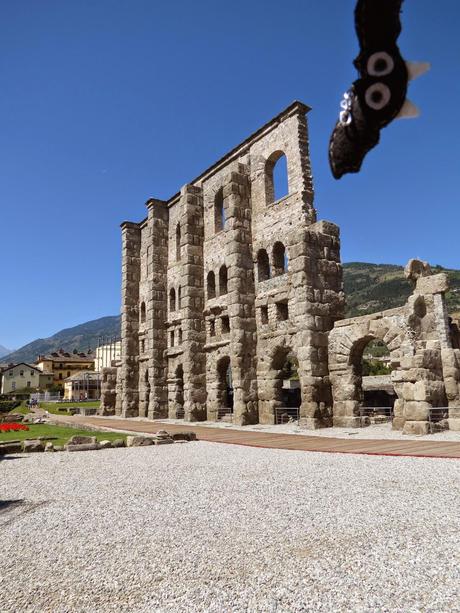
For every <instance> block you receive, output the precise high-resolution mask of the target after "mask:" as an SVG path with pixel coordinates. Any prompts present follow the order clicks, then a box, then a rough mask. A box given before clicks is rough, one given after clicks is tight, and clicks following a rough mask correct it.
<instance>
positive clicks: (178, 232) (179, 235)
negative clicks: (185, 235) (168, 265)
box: [176, 223, 181, 262]
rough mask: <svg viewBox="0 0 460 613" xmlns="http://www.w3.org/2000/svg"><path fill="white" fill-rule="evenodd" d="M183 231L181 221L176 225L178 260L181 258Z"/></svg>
mask: <svg viewBox="0 0 460 613" xmlns="http://www.w3.org/2000/svg"><path fill="white" fill-rule="evenodd" d="M180 243H181V231H180V223H178V224H177V226H176V262H179V261H180V258H181V247H180Z"/></svg>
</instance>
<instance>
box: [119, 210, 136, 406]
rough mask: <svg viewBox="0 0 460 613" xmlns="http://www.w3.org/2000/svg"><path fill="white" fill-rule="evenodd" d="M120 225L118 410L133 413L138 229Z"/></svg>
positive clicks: (129, 223)
mask: <svg viewBox="0 0 460 613" xmlns="http://www.w3.org/2000/svg"><path fill="white" fill-rule="evenodd" d="M121 229H122V283H121V304H122V306H121V338H122V346H121V347H122V348H121V367H120V377H121V395H122V398H121V414H122V416H123V417H135V416H136V415H138V413H139V406H138V404H139V390H138V381H139V363H138V351H139V347H138V333H139V281H140V246H141V230H140V226H139V225H138V224H135V223H131V222H128V221H125V222H124V223H123V224H122V225H121Z"/></svg>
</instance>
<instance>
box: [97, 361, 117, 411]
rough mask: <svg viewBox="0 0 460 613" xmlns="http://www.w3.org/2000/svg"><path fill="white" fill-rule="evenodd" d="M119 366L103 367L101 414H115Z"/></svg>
mask: <svg viewBox="0 0 460 613" xmlns="http://www.w3.org/2000/svg"><path fill="white" fill-rule="evenodd" d="M117 370H118V369H117V368H103V369H102V372H101V377H102V380H101V404H100V407H99V409H98V414H99V415H115V403H116V386H117Z"/></svg>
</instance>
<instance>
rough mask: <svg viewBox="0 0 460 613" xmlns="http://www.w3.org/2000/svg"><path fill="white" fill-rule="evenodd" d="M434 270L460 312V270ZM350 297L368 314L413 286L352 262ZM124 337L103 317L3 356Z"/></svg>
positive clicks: (396, 301) (18, 358)
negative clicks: (447, 281)
mask: <svg viewBox="0 0 460 613" xmlns="http://www.w3.org/2000/svg"><path fill="white" fill-rule="evenodd" d="M433 272H447V273H448V275H449V279H450V286H451V290H450V291H449V293H448V294H447V303H448V306H449V312H450V313H451V314H454V313H459V314H460V270H450V269H446V268H442V267H441V266H435V267H434V269H433ZM343 273H344V275H343V278H344V289H345V294H346V296H347V312H346V317H356V316H357V315H366V314H367V313H374V312H376V311H382V310H384V309H391V308H393V307H398V306H401V305H403V304H404V303H405V301H406V300H407V298H408V297H409V296H410V294H411V291H412V288H411V286H410V284H409V282H408V281H407V280H406V278H405V277H404V269H403V267H402V266H395V265H393V264H368V263H364V262H349V263H348V264H344V265H343ZM119 336H120V316H119V315H118V316H112V317H102V318H101V319H95V320H93V321H88V322H86V323H84V324H80V325H79V326H75V327H73V328H67V329H66V330H61V331H60V332H57V333H56V334H54V336H51V337H50V338H45V339H37V340H35V341H33V342H32V343H29V344H28V345H25V346H24V347H21V348H20V349H18V350H17V351H14V352H13V353H10V354H9V355H7V356H5V357H3V358H2V362H34V361H35V360H36V359H37V356H38V355H41V354H46V353H50V352H51V351H56V350H57V349H61V348H62V349H64V350H65V351H73V350H74V349H77V350H79V351H87V350H88V348H89V347H90V348H91V349H95V348H96V347H97V344H98V341H99V339H100V338H101V337H105V338H108V337H119Z"/></svg>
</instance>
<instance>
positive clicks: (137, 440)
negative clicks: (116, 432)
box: [126, 434, 153, 447]
mask: <svg viewBox="0 0 460 613" xmlns="http://www.w3.org/2000/svg"><path fill="white" fill-rule="evenodd" d="M146 445H153V441H152V438H151V437H150V436H140V435H138V434H136V435H129V436H127V437H126V447H145V446H146Z"/></svg>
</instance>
